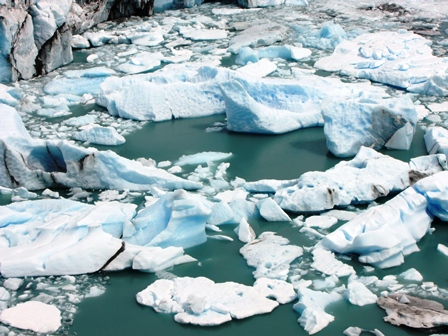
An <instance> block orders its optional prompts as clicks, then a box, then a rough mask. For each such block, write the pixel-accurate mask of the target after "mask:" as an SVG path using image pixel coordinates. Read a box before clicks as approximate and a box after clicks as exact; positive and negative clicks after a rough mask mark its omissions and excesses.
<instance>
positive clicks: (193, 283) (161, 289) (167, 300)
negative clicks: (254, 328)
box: [136, 277, 282, 326]
mask: <svg viewBox="0 0 448 336" xmlns="http://www.w3.org/2000/svg"><path fill="white" fill-rule="evenodd" d="M274 291H275V289H274ZM262 292H264V291H262ZM264 294H271V293H265V292H264V293H260V292H258V291H257V289H256V288H254V287H250V286H245V285H241V284H238V283H234V282H224V283H215V282H213V281H212V280H210V279H207V278H204V277H198V278H190V277H182V278H181V277H178V278H174V279H173V280H168V279H160V280H156V281H155V282H154V283H152V284H151V285H149V286H148V287H147V288H146V289H144V290H143V291H141V292H139V293H137V295H136V299H137V302H138V303H140V304H142V305H145V306H150V307H153V308H154V310H155V311H156V312H158V313H165V314H175V315H174V320H175V321H176V322H179V323H184V324H194V325H200V326H215V325H220V324H222V323H225V322H228V321H231V320H232V319H233V318H235V319H243V318H247V317H249V316H253V315H258V314H265V313H270V312H271V311H272V310H273V309H274V308H276V307H277V306H278V302H276V301H274V300H270V299H267V298H266V297H265V296H264ZM279 297H280V298H282V296H281V295H280V296H279Z"/></svg>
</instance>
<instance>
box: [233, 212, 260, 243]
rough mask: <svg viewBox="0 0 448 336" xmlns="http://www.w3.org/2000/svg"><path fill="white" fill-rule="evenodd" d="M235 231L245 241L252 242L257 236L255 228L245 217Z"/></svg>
mask: <svg viewBox="0 0 448 336" xmlns="http://www.w3.org/2000/svg"><path fill="white" fill-rule="evenodd" d="M235 233H236V234H237V236H238V239H239V240H240V241H241V242H243V243H250V242H251V241H253V240H254V239H255V237H256V236H255V232H254V230H253V229H252V227H251V226H250V224H249V223H248V222H247V220H246V219H245V218H244V217H243V218H241V221H240V223H239V225H238V226H237V227H236V228H235Z"/></svg>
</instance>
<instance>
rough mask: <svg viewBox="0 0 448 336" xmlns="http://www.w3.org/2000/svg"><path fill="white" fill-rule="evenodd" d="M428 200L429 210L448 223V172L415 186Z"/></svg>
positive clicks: (430, 177) (427, 178)
mask: <svg viewBox="0 0 448 336" xmlns="http://www.w3.org/2000/svg"><path fill="white" fill-rule="evenodd" d="M413 188H414V189H415V190H416V191H417V192H418V193H419V194H421V195H423V196H424V197H425V198H426V201H427V202H428V206H427V210H428V211H429V212H430V213H431V214H433V215H434V216H436V217H438V218H440V219H441V220H443V221H448V171H443V172H440V173H437V174H434V175H432V176H429V177H426V178H424V179H422V180H420V181H418V182H417V183H415V184H414V185H413Z"/></svg>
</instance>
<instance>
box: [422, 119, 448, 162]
mask: <svg viewBox="0 0 448 336" xmlns="http://www.w3.org/2000/svg"><path fill="white" fill-rule="evenodd" d="M425 145H426V150H427V151H428V153H429V154H435V153H441V154H445V156H446V157H447V158H448V130H447V129H446V128H443V127H430V128H428V129H427V130H426V133H425Z"/></svg>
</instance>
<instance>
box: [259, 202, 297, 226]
mask: <svg viewBox="0 0 448 336" xmlns="http://www.w3.org/2000/svg"><path fill="white" fill-rule="evenodd" d="M257 208H258V211H260V215H261V217H263V218H264V219H265V220H267V221H268V222H289V221H290V220H291V218H289V216H288V214H287V213H285V212H284V211H283V210H282V209H281V208H280V207H279V206H278V204H277V203H276V202H275V201H274V200H273V199H272V198H265V199H262V200H260V201H258V202H257Z"/></svg>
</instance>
